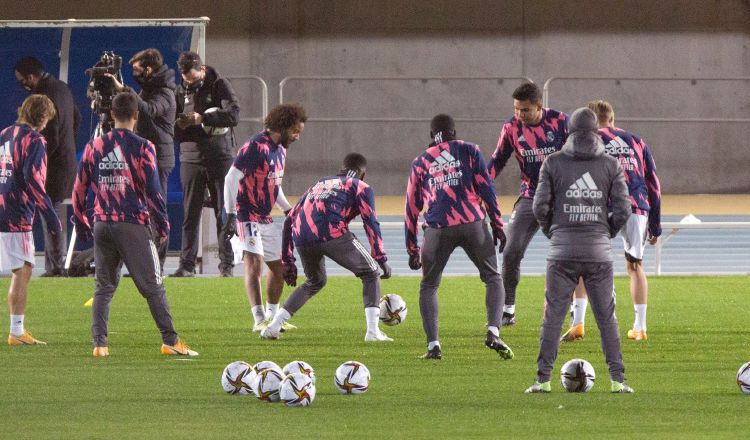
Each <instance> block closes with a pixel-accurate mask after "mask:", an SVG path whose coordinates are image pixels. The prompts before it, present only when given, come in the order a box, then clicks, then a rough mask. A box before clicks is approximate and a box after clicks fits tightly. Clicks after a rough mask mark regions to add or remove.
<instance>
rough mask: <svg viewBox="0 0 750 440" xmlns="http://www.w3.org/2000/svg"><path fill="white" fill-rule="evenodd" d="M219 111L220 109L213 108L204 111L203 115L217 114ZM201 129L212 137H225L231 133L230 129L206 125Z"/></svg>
mask: <svg viewBox="0 0 750 440" xmlns="http://www.w3.org/2000/svg"><path fill="white" fill-rule="evenodd" d="M217 111H219V108H218V107H211V108H209V109H207V110H206V111H204V112H203V114H204V115H205V114H209V113H216V112H217ZM201 127H203V131H205V132H206V134H210V135H211V136H223V135H225V134H227V133H228V132H229V127H214V126H211V125H206V124H201Z"/></svg>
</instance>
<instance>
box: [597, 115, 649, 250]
mask: <svg viewBox="0 0 750 440" xmlns="http://www.w3.org/2000/svg"><path fill="white" fill-rule="evenodd" d="M599 136H600V137H601V138H602V141H604V149H605V151H606V152H607V154H609V155H610V156H613V157H615V158H616V159H617V160H619V161H620V166H621V167H622V170H623V171H624V172H625V182H626V183H627V184H628V192H629V193H630V204H631V207H632V210H633V213H634V214H640V215H645V216H648V231H649V234H651V236H653V237H658V236H660V235H661V184H660V183H659V178H658V177H657V176H656V164H654V158H653V156H651V151H650V150H649V149H648V145H646V143H645V142H644V141H643V139H641V138H639V137H638V136H636V135H634V134H632V133H630V132H627V131H625V130H622V129H620V128H617V127H602V128H600V129H599Z"/></svg>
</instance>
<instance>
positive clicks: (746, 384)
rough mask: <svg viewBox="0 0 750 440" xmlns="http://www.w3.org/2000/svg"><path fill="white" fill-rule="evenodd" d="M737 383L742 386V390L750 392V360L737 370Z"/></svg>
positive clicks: (746, 392)
mask: <svg viewBox="0 0 750 440" xmlns="http://www.w3.org/2000/svg"><path fill="white" fill-rule="evenodd" d="M737 385H738V386H739V387H740V391H742V392H743V393H745V394H750V362H745V363H744V364H742V366H741V367H740V369H739V370H737Z"/></svg>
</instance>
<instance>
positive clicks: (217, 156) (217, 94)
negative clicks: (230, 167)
mask: <svg viewBox="0 0 750 440" xmlns="http://www.w3.org/2000/svg"><path fill="white" fill-rule="evenodd" d="M193 93H194V95H193V99H194V101H193V102H194V111H195V112H196V113H200V114H202V115H203V125H206V126H211V127H235V126H236V125H237V122H238V121H239V118H240V105H239V103H238V102H237V96H236V95H235V94H234V89H232V84H231V83H230V82H229V80H227V79H225V78H221V77H220V76H219V74H218V73H217V72H216V70H215V69H214V68H213V67H210V66H206V76H205V78H204V79H203V84H202V85H201V86H200V87H199V88H198V89H197V90H188V89H186V88H185V86H184V85H183V84H180V86H179V87H178V88H177V92H176V99H177V113H178V114H179V113H183V111H184V110H183V109H184V104H185V96H186V95H187V94H193ZM213 107H217V108H218V110H217V111H215V112H209V113H205V111H206V110H208V109H210V108H213ZM175 137H176V138H177V140H178V141H179V142H195V143H196V144H197V145H196V146H195V147H186V146H183V145H181V146H180V162H185V163H204V162H206V161H215V160H223V159H231V158H232V145H231V141H230V139H231V130H230V131H228V132H227V134H225V135H220V136H212V135H210V134H208V133H206V131H205V130H204V129H203V127H201V126H200V125H192V126H190V127H187V128H185V129H180V128H179V127H175Z"/></svg>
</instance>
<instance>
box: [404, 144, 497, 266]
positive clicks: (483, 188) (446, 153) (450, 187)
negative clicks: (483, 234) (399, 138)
mask: <svg viewBox="0 0 750 440" xmlns="http://www.w3.org/2000/svg"><path fill="white" fill-rule="evenodd" d="M425 205H426V206H427V211H426V212H425V214H424V223H425V225H424V227H430V228H446V227H450V226H456V225H462V224H465V223H473V222H476V221H480V220H484V218H485V215H489V217H490V221H491V222H492V224H493V227H499V228H502V226H503V219H502V218H501V217H500V209H499V208H498V204H497V197H496V195H495V185H494V184H493V182H492V180H491V179H490V177H489V175H488V174H487V167H486V165H485V162H484V157H483V156H482V152H481V151H480V149H479V147H478V146H477V145H475V144H472V143H469V142H464V141H460V140H452V141H448V142H440V143H432V144H430V145H429V147H427V150H426V151H425V152H424V153H422V154H420V155H419V156H417V158H416V159H414V161H413V162H412V164H411V173H410V174H409V183H408V186H407V188H406V209H405V215H404V218H405V222H406V223H405V228H404V229H405V231H404V232H405V235H406V251H407V252H408V253H409V255H416V254H419V246H418V244H417V236H418V233H419V231H418V222H419V213H420V212H422V209H423V208H424V207H425ZM485 211H486V214H485Z"/></svg>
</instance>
